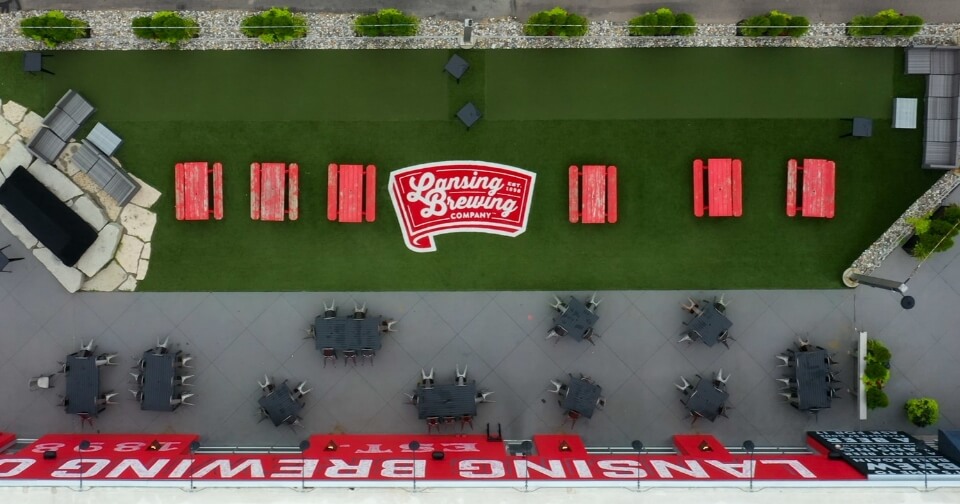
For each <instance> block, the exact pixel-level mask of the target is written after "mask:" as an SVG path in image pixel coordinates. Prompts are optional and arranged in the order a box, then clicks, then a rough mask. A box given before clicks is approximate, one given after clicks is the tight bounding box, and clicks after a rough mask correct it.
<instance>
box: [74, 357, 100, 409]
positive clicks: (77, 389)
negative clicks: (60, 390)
mask: <svg viewBox="0 0 960 504" xmlns="http://www.w3.org/2000/svg"><path fill="white" fill-rule="evenodd" d="M66 364H67V397H66V399H67V401H68V402H67V406H66V410H67V413H70V414H71V415H78V414H81V413H85V414H87V415H90V416H92V417H95V416H97V414H98V413H99V412H100V411H101V408H100V407H99V406H98V405H97V398H98V397H99V396H100V368H98V367H97V361H96V358H95V357H94V354H93V353H91V354H90V356H88V357H80V356H79V355H78V354H70V355H68V356H67V363H66Z"/></svg>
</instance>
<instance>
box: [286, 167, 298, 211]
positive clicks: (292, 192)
mask: <svg viewBox="0 0 960 504" xmlns="http://www.w3.org/2000/svg"><path fill="white" fill-rule="evenodd" d="M287 183H288V184H289V187H288V188H287V215H288V216H289V217H290V220H297V219H299V218H300V165H298V164H297V163H291V164H290V169H289V170H287Z"/></svg>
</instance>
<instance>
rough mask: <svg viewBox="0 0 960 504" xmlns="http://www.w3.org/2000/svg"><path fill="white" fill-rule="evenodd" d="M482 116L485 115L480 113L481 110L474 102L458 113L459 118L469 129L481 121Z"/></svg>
mask: <svg viewBox="0 0 960 504" xmlns="http://www.w3.org/2000/svg"><path fill="white" fill-rule="evenodd" d="M481 115H483V114H481V113H480V109H478V108H477V106H476V105H474V104H473V102H469V103H467V104H466V105H464V106H463V107H462V108H461V109H460V110H459V111H458V112H457V117H458V118H460V120H461V121H462V122H463V124H465V125H466V126H467V127H468V128H469V127H470V126H473V125H474V124H475V123H476V122H477V121H479V120H480V116H481Z"/></svg>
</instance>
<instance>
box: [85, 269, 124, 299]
mask: <svg viewBox="0 0 960 504" xmlns="http://www.w3.org/2000/svg"><path fill="white" fill-rule="evenodd" d="M126 279H127V272H126V271H123V268H121V267H120V265H119V264H117V263H116V262H112V263H110V264H108V265H107V267H106V268H103V269H102V270H101V271H100V273H97V274H96V276H94V277H93V278H91V279H89V280H87V281H86V282H84V283H83V290H85V291H97V292H113V291H115V290H117V287H120V284H122V283H123V282H124V280H126Z"/></svg>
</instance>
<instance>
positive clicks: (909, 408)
mask: <svg viewBox="0 0 960 504" xmlns="http://www.w3.org/2000/svg"><path fill="white" fill-rule="evenodd" d="M903 409H904V410H905V411H906V412H907V419H908V420H910V423H912V424H913V425H916V426H917V427H927V426H930V425H933V424H935V423H937V419H938V418H939V417H940V405H939V404H937V401H935V400H933V399H931V398H929V397H921V398H918V399H910V400H908V401H907V402H906V404H904V405H903Z"/></svg>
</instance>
